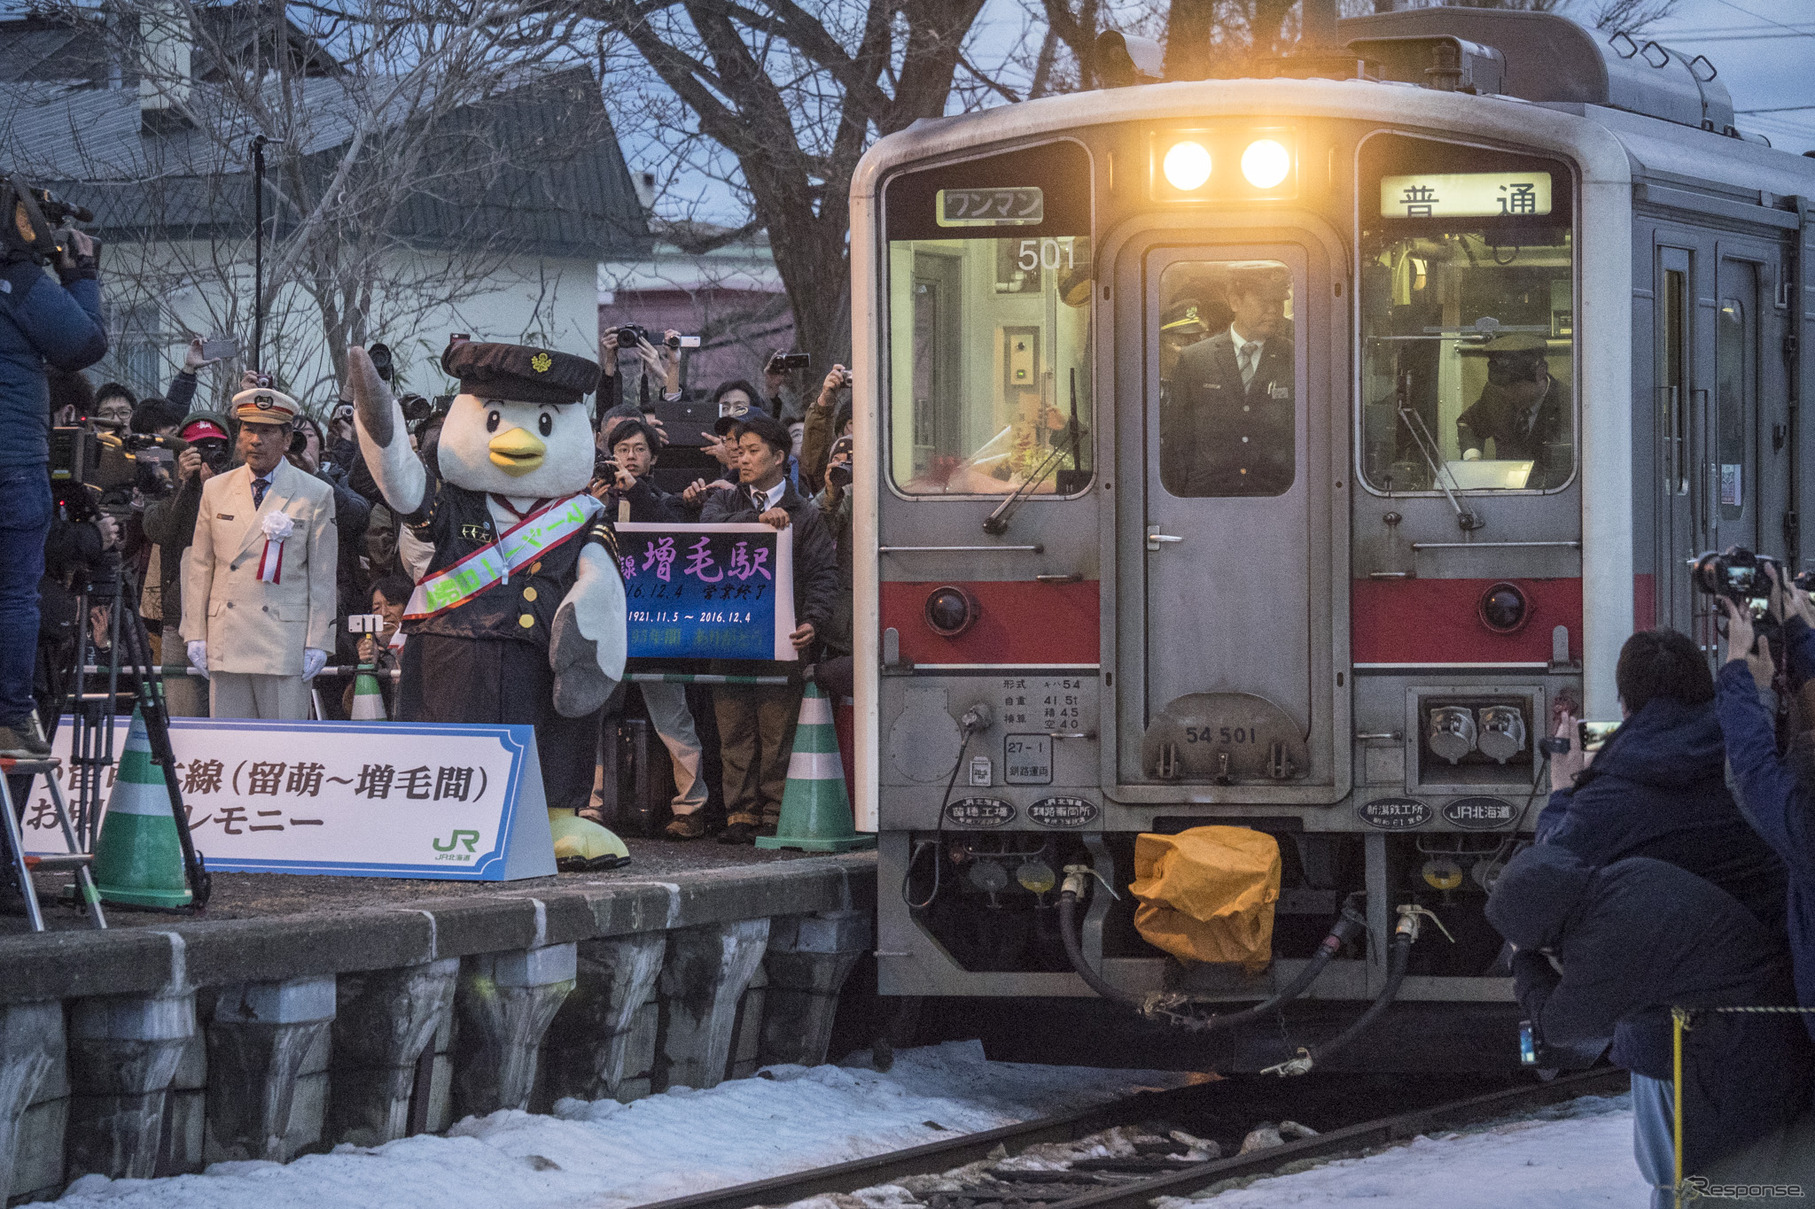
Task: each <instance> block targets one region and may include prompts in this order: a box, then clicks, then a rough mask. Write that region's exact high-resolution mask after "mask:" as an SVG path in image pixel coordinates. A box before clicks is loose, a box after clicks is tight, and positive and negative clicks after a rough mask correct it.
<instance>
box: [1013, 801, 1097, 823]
mask: <svg viewBox="0 0 1815 1209" xmlns="http://www.w3.org/2000/svg"><path fill="white" fill-rule="evenodd" d="M1096 818H1097V806H1096V803H1095V802H1090V801H1086V800H1085V799H1083V798H1041V799H1040V800H1039V801H1037V802H1035V803H1034V804H1033V805H1032V806H1029V807H1028V808H1027V819H1028V821H1029V822H1031V823H1038V824H1040V826H1042V827H1082V826H1084V825H1085V824H1086V823H1094V822H1096Z"/></svg>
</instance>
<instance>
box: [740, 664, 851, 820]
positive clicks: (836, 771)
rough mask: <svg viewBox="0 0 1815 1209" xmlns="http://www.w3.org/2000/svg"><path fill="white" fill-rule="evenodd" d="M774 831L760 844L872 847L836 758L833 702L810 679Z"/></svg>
mask: <svg viewBox="0 0 1815 1209" xmlns="http://www.w3.org/2000/svg"><path fill="white" fill-rule="evenodd" d="M775 832H776V833H775V834H774V835H763V836H758V837H757V839H756V846H757V847H758V848H799V849H801V850H802V851H803V852H852V851H855V850H856V849H859V848H873V847H875V845H876V837H875V836H873V835H859V834H858V832H857V827H856V824H855V822H854V821H853V819H852V817H851V800H850V798H848V797H846V796H845V791H844V763H843V762H842V761H841V760H840V759H839V758H838V731H837V730H836V729H835V728H834V727H833V725H832V702H831V699H830V698H828V697H827V696H826V695H825V694H824V693H821V692H820V691H819V686H818V685H816V684H814V683H812V682H811V681H808V683H807V691H806V693H805V694H804V695H803V696H802V697H801V699H800V724H799V725H798V726H796V727H795V728H794V754H793V755H792V756H790V757H789V758H788V788H787V789H786V790H785V791H783V793H782V795H781V819H780V822H779V823H778V825H777V826H776V828H775Z"/></svg>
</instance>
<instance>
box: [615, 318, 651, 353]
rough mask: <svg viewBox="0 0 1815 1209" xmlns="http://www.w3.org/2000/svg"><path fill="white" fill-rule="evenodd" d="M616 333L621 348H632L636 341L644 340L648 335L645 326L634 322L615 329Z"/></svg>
mask: <svg viewBox="0 0 1815 1209" xmlns="http://www.w3.org/2000/svg"><path fill="white" fill-rule="evenodd" d="M617 334H618V347H619V348H621V349H634V348H636V346H637V342H638V341H641V340H645V339H647V338H648V336H649V332H648V331H647V330H646V329H645V328H643V327H642V326H641V325H640V324H635V323H626V324H624V325H622V326H621V327H619V328H618V329H617Z"/></svg>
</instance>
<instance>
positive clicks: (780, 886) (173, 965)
mask: <svg viewBox="0 0 1815 1209" xmlns="http://www.w3.org/2000/svg"><path fill="white" fill-rule="evenodd" d="M875 893H876V856H875V853H873V852H860V853H847V854H843V855H838V856H824V857H808V858H801V859H797V860H790V861H784V862H777V863H773V864H764V865H751V866H740V867H735V868H718V869H710V870H690V871H687V872H682V873H676V874H672V875H669V876H667V877H664V878H661V879H656V878H650V879H648V880H641V879H624V880H615V879H614V880H611V881H602V882H592V883H583V884H580V885H576V886H573V887H571V888H569V887H566V886H556V887H553V888H540V887H538V888H534V889H520V890H513V889H509V888H507V887H501V888H500V889H499V890H498V891H497V892H496V893H491V894H469V895H465V896H462V897H459V898H440V899H437V898H432V897H430V898H424V899H421V900H418V901H413V902H408V903H402V904H397V905H392V906H386V907H367V908H359V909H355V910H351V911H346V912H344V913H334V912H331V911H330V912H317V913H308V914H295V915H274V916H268V917H261V918H255V919H223V920H210V919H207V918H201V919H185V918H183V917H181V916H171V917H170V919H169V922H168V923H164V922H162V921H158V922H153V923H149V924H145V925H143V926H135V927H130V928H110V929H108V930H106V931H90V930H79V931H74V930H72V931H65V932H50V933H39V934H28V935H20V936H9V937H4V938H0V971H3V973H0V1004H10V1003H28V1002H32V1001H41V1000H68V999H78V998H83V997H87V996H96V995H145V994H152V995H155V994H158V993H159V992H162V991H165V990H167V989H170V988H179V987H197V986H202V987H205V986H223V985H228V984H235V983H244V982H274V981H281V980H286V979H296V978H306V977H310V976H325V975H336V974H345V973H356V972H359V971H364V970H387V969H396V968H398V967H403V966H413V965H420V964H422V963H425V962H431V961H436V960H439V959H442V958H450V957H469V956H474V955H478V954H485V953H499V952H504V951H510V950H527V949H535V948H540V947H542V946H546V945H561V944H569V943H573V942H576V941H584V940H591V939H601V938H609V937H614V936H629V935H634V934H637V933H643V932H666V931H672V930H674V929H677V928H690V927H696V926H700V925H710V924H722V923H728V922H731V921H735V920H747V919H756V918H762V917H772V916H781V915H803V914H814V913H820V912H834V911H850V910H868V909H870V908H871V907H873V905H874V902H875Z"/></svg>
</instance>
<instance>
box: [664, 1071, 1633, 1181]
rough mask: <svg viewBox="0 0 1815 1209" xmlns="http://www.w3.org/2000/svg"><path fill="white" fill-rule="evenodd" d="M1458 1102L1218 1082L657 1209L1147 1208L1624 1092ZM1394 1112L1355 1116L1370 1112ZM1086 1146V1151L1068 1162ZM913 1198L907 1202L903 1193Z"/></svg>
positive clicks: (1428, 1091)
mask: <svg viewBox="0 0 1815 1209" xmlns="http://www.w3.org/2000/svg"><path fill="white" fill-rule="evenodd" d="M1500 1083H1501V1085H1500V1086H1498V1087H1496V1088H1495V1089H1494V1090H1491V1091H1487V1092H1484V1093H1480V1094H1476V1095H1471V1096H1467V1097H1463V1098H1460V1099H1457V1098H1446V1089H1447V1095H1448V1096H1453V1093H1454V1090H1455V1088H1456V1086H1457V1083H1456V1081H1454V1080H1445V1081H1443V1082H1442V1083H1438V1082H1437V1081H1435V1080H1423V1081H1419V1080H1414V1079H1403V1080H1399V1081H1396V1082H1394V1083H1382V1082H1381V1081H1379V1080H1370V1079H1366V1078H1363V1077H1360V1076H1341V1075H1333V1076H1326V1077H1325V1078H1324V1079H1323V1080H1321V1081H1319V1082H1317V1083H1314V1084H1313V1083H1309V1082H1298V1081H1283V1080H1277V1079H1271V1080H1265V1081H1259V1080H1253V1079H1232V1080H1217V1081H1213V1082H1209V1083H1201V1084H1195V1085H1193V1086H1190V1087H1182V1088H1178V1089H1175V1090H1171V1091H1160V1092H1140V1093H1136V1094H1134V1095H1131V1096H1125V1097H1122V1098H1120V1099H1117V1100H1113V1101H1110V1102H1108V1103H1105V1104H1100V1105H1096V1106H1093V1107H1090V1108H1084V1109H1079V1110H1076V1111H1073V1112H1069V1113H1063V1114H1059V1115H1054V1116H1048V1117H1041V1118H1038V1119H1036V1120H1032V1121H1025V1122H1022V1123H1020V1124H1017V1125H1008V1126H1004V1127H1002V1128H1000V1129H991V1130H986V1131H984V1132H982V1133H972V1134H965V1135H963V1136H960V1137H956V1138H953V1139H951V1140H949V1141H941V1142H929V1143H927V1144H925V1145H922V1146H915V1147H911V1148H909V1149H906V1150H896V1151H891V1152H889V1153H887V1154H880V1155H876V1156H873V1157H871V1158H866V1159H856V1160H852V1161H850V1162H845V1163H837V1164H833V1165H831V1166H827V1167H816V1168H812V1169H810V1170H807V1171H801V1172H797V1173H794V1174H791V1175H783V1176H775V1177H772V1178H770V1179H766V1180H757V1181H754V1182H752V1183H748V1184H737V1185H734V1186H732V1187H729V1188H721V1189H717V1190H715V1191H711V1192H703V1193H696V1194H694V1195H692V1196H685V1197H677V1198H675V1199H673V1200H667V1201H660V1202H656V1203H655V1204H652V1205H648V1206H645V1207H644V1209H754V1207H756V1206H782V1205H789V1204H793V1203H794V1202H796V1201H802V1200H805V1199H807V1198H808V1197H814V1196H825V1195H833V1196H837V1195H841V1194H851V1193H855V1192H857V1191H859V1190H862V1189H868V1188H875V1187H877V1186H879V1185H884V1184H904V1185H905V1187H906V1189H907V1191H908V1192H909V1193H910V1194H911V1195H912V1197H913V1200H915V1201H918V1202H919V1203H920V1204H922V1205H924V1206H926V1209H1147V1206H1148V1205H1149V1204H1150V1202H1152V1201H1153V1200H1154V1199H1155V1198H1157V1197H1163V1196H1188V1195H1190V1194H1191V1193H1194V1192H1198V1191H1201V1190H1203V1189H1205V1188H1207V1187H1209V1186H1210V1185H1212V1184H1215V1183H1218V1182H1219V1181H1222V1180H1227V1179H1232V1178H1237V1177H1244V1176H1257V1175H1266V1174H1270V1173H1272V1172H1276V1171H1278V1170H1279V1169H1280V1168H1281V1167H1284V1166H1286V1165H1287V1164H1290V1163H1294V1162H1297V1161H1299V1160H1303V1159H1312V1158H1325V1159H1327V1158H1338V1157H1344V1156H1349V1155H1355V1154H1359V1153H1362V1152H1365V1151H1367V1150H1370V1149H1372V1148H1375V1147H1378V1146H1382V1145H1386V1144H1388V1143H1391V1142H1395V1141H1400V1140H1404V1139H1407V1138H1411V1137H1414V1136H1416V1135H1417V1134H1420V1133H1428V1132H1430V1131H1432V1130H1439V1129H1449V1128H1455V1127H1458V1126H1461V1125H1467V1124H1470V1123H1472V1122H1478V1121H1484V1120H1490V1119H1492V1118H1495V1117H1502V1116H1508V1115H1512V1114H1516V1113H1519V1112H1522V1111H1526V1110H1529V1109H1532V1108H1536V1107H1539V1106H1541V1105H1544V1104H1552V1103H1557V1102H1560V1101H1563V1100H1568V1099H1573V1098H1574V1097H1576V1096H1582V1095H1596V1094H1600V1095H1606V1094H1614V1093H1617V1092H1620V1091H1624V1090H1625V1089H1626V1086H1627V1080H1626V1073H1625V1072H1624V1071H1621V1070H1614V1069H1611V1068H1602V1069H1598V1070H1592V1071H1583V1072H1580V1073H1577V1074H1571V1075H1565V1076H1562V1077H1560V1078H1557V1079H1554V1080H1552V1081H1551V1082H1549V1083H1520V1084H1518V1085H1516V1086H1505V1085H1504V1083H1505V1081H1500ZM1358 1104H1359V1105H1365V1106H1366V1110H1371V1111H1380V1110H1381V1109H1383V1108H1384V1109H1386V1110H1387V1111H1385V1112H1384V1113H1382V1115H1379V1116H1374V1117H1370V1118H1368V1119H1365V1120H1356V1119H1354V1118H1355V1117H1356V1116H1357V1112H1356V1106H1357V1105H1358ZM1288 1116H1290V1117H1293V1118H1296V1119H1299V1120H1303V1121H1305V1122H1306V1123H1307V1124H1313V1123H1315V1124H1314V1125H1313V1127H1314V1128H1317V1129H1319V1130H1320V1132H1318V1133H1316V1134H1314V1135H1312V1136H1308V1137H1299V1138H1297V1139H1295V1140H1293V1141H1289V1142H1284V1143H1283V1144H1280V1145H1273V1146H1270V1147H1267V1148H1264V1149H1258V1150H1251V1151H1250V1152H1248V1153H1229V1152H1230V1151H1232V1150H1235V1149H1237V1148H1238V1147H1239V1146H1240V1141H1239V1139H1241V1138H1243V1137H1245V1136H1246V1135H1247V1133H1248V1131H1249V1130H1250V1129H1251V1128H1252V1127H1253V1126H1254V1125H1255V1124H1256V1123H1257V1122H1261V1121H1268V1122H1271V1121H1283V1120H1284V1119H1285V1118H1286V1117H1288ZM1070 1144H1077V1146H1076V1150H1075V1153H1068V1150H1069V1148H1070ZM897 1199H899V1198H897Z"/></svg>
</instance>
